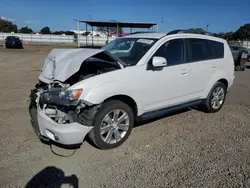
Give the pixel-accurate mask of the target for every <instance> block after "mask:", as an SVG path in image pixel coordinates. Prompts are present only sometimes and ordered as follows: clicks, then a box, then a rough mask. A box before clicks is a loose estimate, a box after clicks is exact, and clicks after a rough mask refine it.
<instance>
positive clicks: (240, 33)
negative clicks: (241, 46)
mask: <svg viewBox="0 0 250 188" xmlns="http://www.w3.org/2000/svg"><path fill="white" fill-rule="evenodd" d="M233 38H234V40H238V39H240V40H245V39H250V23H248V24H245V25H243V26H241V27H240V28H239V29H238V30H237V31H236V32H235V33H234V34H233Z"/></svg>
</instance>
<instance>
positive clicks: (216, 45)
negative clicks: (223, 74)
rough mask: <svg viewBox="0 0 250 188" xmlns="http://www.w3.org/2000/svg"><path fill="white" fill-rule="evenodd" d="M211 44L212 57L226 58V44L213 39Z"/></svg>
mask: <svg viewBox="0 0 250 188" xmlns="http://www.w3.org/2000/svg"><path fill="white" fill-rule="evenodd" d="M210 44H211V45H212V49H213V55H212V59H219V58H224V44H223V43H221V42H217V41H212V40H210Z"/></svg>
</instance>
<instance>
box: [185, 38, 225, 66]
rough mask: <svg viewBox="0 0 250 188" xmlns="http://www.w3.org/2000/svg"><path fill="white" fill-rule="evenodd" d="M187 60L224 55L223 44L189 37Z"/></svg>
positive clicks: (206, 58)
mask: <svg viewBox="0 0 250 188" xmlns="http://www.w3.org/2000/svg"><path fill="white" fill-rule="evenodd" d="M186 41H187V43H188V52H189V53H188V57H187V62H196V61H205V60H212V59H219V58H223V57H224V44H223V43H221V42H217V41H213V40H207V39H198V38H189V39H186Z"/></svg>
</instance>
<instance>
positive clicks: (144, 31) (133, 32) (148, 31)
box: [128, 31, 155, 35]
mask: <svg viewBox="0 0 250 188" xmlns="http://www.w3.org/2000/svg"><path fill="white" fill-rule="evenodd" d="M138 33H155V32H153V31H136V32H133V33H129V34H128V35H133V34H138Z"/></svg>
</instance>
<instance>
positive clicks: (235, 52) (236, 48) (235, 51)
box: [230, 45, 250, 62]
mask: <svg viewBox="0 0 250 188" xmlns="http://www.w3.org/2000/svg"><path fill="white" fill-rule="evenodd" d="M230 49H231V52H232V54H233V57H234V59H235V60H236V59H237V58H238V55H239V53H241V52H245V53H247V61H248V62H250V49H249V48H247V47H244V46H237V45H232V46H230Z"/></svg>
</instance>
